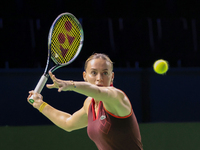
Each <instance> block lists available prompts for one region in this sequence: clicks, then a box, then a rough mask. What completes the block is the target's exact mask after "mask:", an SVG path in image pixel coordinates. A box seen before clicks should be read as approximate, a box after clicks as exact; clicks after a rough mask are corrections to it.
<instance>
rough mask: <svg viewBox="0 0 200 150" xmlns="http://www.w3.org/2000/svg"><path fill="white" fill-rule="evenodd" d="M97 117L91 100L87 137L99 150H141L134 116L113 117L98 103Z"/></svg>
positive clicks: (132, 114)
mask: <svg viewBox="0 0 200 150" xmlns="http://www.w3.org/2000/svg"><path fill="white" fill-rule="evenodd" d="M98 107H99V108H98V112H97V116H96V113H95V101H94V99H92V101H91V103H90V105H89V110H88V127H87V132H88V136H89V137H90V139H91V140H92V141H94V143H95V144H96V146H97V148H98V149H99V150H143V148H142V143H141V136H140V130H139V126H138V122H137V119H136V117H135V114H134V112H133V110H132V112H131V113H130V114H129V115H128V116H125V117H119V116H115V115H113V114H112V113H110V112H109V111H107V110H106V109H105V108H104V106H103V102H102V101H100V102H99V106H98Z"/></svg>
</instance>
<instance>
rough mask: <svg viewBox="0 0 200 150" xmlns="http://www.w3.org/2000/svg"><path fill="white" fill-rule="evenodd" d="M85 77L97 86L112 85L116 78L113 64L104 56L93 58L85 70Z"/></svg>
mask: <svg viewBox="0 0 200 150" xmlns="http://www.w3.org/2000/svg"><path fill="white" fill-rule="evenodd" d="M83 78H84V80H85V81H87V82H89V83H91V84H95V85H97V86H110V85H111V84H112V82H113V79H114V73H113V72H112V65H111V63H110V62H108V61H106V60H104V59H102V58H97V59H92V60H90V61H89V62H88V64H87V68H86V70H85V71H84V72H83Z"/></svg>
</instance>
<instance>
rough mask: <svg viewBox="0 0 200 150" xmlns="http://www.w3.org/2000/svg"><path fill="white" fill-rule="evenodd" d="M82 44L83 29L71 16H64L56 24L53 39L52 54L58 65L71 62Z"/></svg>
mask: <svg viewBox="0 0 200 150" xmlns="http://www.w3.org/2000/svg"><path fill="white" fill-rule="evenodd" d="M80 44H81V29H80V27H79V25H78V24H77V22H76V21H74V19H73V18H72V17H70V16H62V17H61V18H59V20H58V21H57V22H56V24H55V26H54V29H53V32H52V38H51V54H52V57H53V58H54V60H56V61H57V63H60V64H64V63H67V62H69V61H70V60H72V59H73V58H74V56H75V55H76V53H77V51H78V49H79V46H80Z"/></svg>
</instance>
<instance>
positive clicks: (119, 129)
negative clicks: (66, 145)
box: [27, 53, 143, 150]
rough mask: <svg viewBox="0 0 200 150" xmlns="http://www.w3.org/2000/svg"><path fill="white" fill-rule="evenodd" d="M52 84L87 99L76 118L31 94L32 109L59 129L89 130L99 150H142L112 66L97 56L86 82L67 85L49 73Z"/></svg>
mask: <svg viewBox="0 0 200 150" xmlns="http://www.w3.org/2000/svg"><path fill="white" fill-rule="evenodd" d="M49 74H50V77H51V79H52V81H53V84H47V88H49V89H52V88H57V89H58V92H61V91H74V92H77V93H80V94H84V95H86V96H87V98H86V99H85V101H84V103H83V107H82V108H81V109H80V110H78V111H76V112H75V113H74V114H72V115H71V114H69V113H65V112H62V111H59V110H57V109H55V108H53V107H52V106H50V105H49V104H47V103H46V102H44V101H43V97H42V95H41V94H38V93H35V92H34V91H30V92H29V93H30V95H29V96H28V98H27V100H28V102H29V97H31V96H32V95H33V99H34V103H33V104H31V103H30V102H29V103H30V104H31V105H33V107H35V108H36V109H38V110H39V111H40V112H41V113H42V114H44V115H45V116H46V117H47V118H48V119H50V120H51V121H52V122H53V123H54V124H55V125H57V126H58V127H60V128H62V129H64V130H66V131H68V132H70V131H73V130H77V129H81V128H84V127H87V132H88V136H89V137H90V139H91V140H92V141H94V143H95V144H96V146H97V148H98V149H99V150H143V147H142V142H141V135H140V130H139V125H138V122H137V119H136V117H135V114H134V112H133V109H132V106H131V103H130V101H129V98H128V97H127V96H126V94H125V93H124V92H123V91H121V90H120V89H117V88H115V87H113V86H112V84H113V79H114V72H113V62H112V61H111V60H110V58H109V57H108V56H107V55H105V54H101V53H95V54H93V55H92V56H90V57H89V58H88V59H87V60H86V62H85V71H84V72H83V78H84V80H85V81H84V82H80V81H79V82H76V81H64V80H60V79H57V78H56V77H55V75H53V74H52V73H51V72H50V73H49Z"/></svg>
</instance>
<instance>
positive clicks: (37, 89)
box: [29, 75, 48, 103]
mask: <svg viewBox="0 0 200 150" xmlns="http://www.w3.org/2000/svg"><path fill="white" fill-rule="evenodd" d="M47 80H48V77H46V76H45V75H42V77H41V78H40V80H39V82H38V84H37V85H36V87H35V89H34V92H36V93H41V91H42V89H43V88H44V85H45V84H46V82H47ZM29 102H31V103H34V100H33V95H32V96H31V97H30V98H29Z"/></svg>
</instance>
